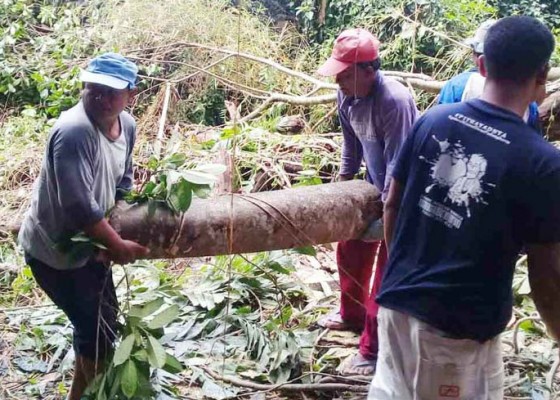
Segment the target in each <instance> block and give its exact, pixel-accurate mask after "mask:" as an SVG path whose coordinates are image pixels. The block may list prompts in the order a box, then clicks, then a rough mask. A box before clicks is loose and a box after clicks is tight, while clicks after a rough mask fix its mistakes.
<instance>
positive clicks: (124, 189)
mask: <svg viewBox="0 0 560 400" xmlns="http://www.w3.org/2000/svg"><path fill="white" fill-rule="evenodd" d="M135 142H136V125H135V124H134V121H132V125H131V127H130V128H129V133H128V135H127V138H126V143H127V153H126V164H125V171H124V175H123V177H122V179H121V181H120V182H119V184H118V185H117V192H116V196H115V197H116V199H115V200H121V199H122V198H123V197H124V196H125V195H126V194H127V193H128V192H130V191H131V190H132V187H133V182H134V174H133V169H132V152H133V149H134V143H135Z"/></svg>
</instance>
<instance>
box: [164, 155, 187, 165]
mask: <svg viewBox="0 0 560 400" xmlns="http://www.w3.org/2000/svg"><path fill="white" fill-rule="evenodd" d="M186 160H187V156H186V155H185V154H183V153H173V154H172V155H171V156H169V157H168V158H166V159H165V162H166V163H168V164H171V165H172V166H174V167H175V168H179V167H180V166H182V165H183V164H184V163H185V161H186Z"/></svg>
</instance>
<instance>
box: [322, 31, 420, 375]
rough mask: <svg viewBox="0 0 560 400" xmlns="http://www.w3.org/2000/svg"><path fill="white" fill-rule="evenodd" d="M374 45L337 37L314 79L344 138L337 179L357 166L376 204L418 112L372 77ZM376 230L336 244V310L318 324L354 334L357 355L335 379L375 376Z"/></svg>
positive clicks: (355, 34) (379, 248)
mask: <svg viewBox="0 0 560 400" xmlns="http://www.w3.org/2000/svg"><path fill="white" fill-rule="evenodd" d="M379 44H380V43H379V40H378V39H377V38H376V37H375V36H373V35H372V34H371V33H369V32H368V31H366V30H363V29H350V30H347V31H344V32H342V34H341V35H340V36H339V37H338V38H337V39H336V42H335V44H334V48H333V51H332V55H331V57H330V58H329V59H328V60H327V61H326V62H325V63H324V64H323V65H322V66H321V67H320V68H319V70H318V73H319V74H321V75H324V76H335V77H336V82H337V83H338V85H339V86H340V90H339V91H338V98H337V103H338V115H339V118H340V124H341V126H342V133H343V137H344V142H343V146H342V164H341V167H340V180H341V181H345V180H350V179H353V178H354V177H355V175H356V174H357V173H358V172H359V170H360V166H361V164H362V161H364V162H365V166H366V180H367V181H368V182H370V183H372V184H374V185H375V186H376V187H377V189H379V191H380V192H381V193H382V201H383V202H384V201H385V198H386V196H387V191H388V189H389V182H390V181H391V173H392V169H393V166H394V163H395V160H396V157H397V155H398V153H399V150H400V148H401V145H402V144H403V143H404V140H405V139H406V136H407V134H408V132H409V131H410V130H411V128H412V125H413V124H414V122H415V120H416V118H417V112H418V111H417V109H416V105H415V103H414V99H413V98H412V95H411V93H410V92H409V91H408V89H407V88H406V87H404V86H403V85H402V84H400V83H399V82H397V81H396V80H394V79H391V78H388V77H385V76H383V74H382V73H381V72H380V71H379V68H380V66H381V61H380V59H379ZM382 230H383V229H382V225H381V222H380V221H375V222H374V224H373V225H372V226H371V227H370V229H368V231H367V232H366V233H365V234H364V236H363V237H362V240H349V241H344V242H340V243H339V244H338V246H337V264H338V270H339V275H340V286H341V301H340V311H335V312H333V313H331V314H329V315H327V316H326V317H324V318H323V319H322V320H321V321H319V323H320V324H321V325H322V326H324V327H327V328H329V329H338V330H361V331H362V336H361V339H360V351H359V353H358V354H357V355H356V356H354V357H352V358H350V359H349V360H348V362H346V363H345V366H343V368H342V371H341V372H342V373H343V374H347V375H371V374H373V372H374V371H375V364H376V361H377V349H378V342H377V309H378V306H377V304H376V303H375V295H376V293H377V289H378V287H379V285H380V282H381V277H382V274H383V269H384V265H385V262H386V260H387V250H386V248H385V243H384V242H383V241H382V240H375V241H372V240H371V239H372V238H382V237H383V235H382ZM375 232H377V233H378V234H376V233H375ZM374 261H376V268H375V277H374V282H373V288H372V290H371V295H370V290H369V288H370V281H371V275H372V269H373V264H374Z"/></svg>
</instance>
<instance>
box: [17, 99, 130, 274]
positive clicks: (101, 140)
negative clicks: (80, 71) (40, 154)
mask: <svg viewBox="0 0 560 400" xmlns="http://www.w3.org/2000/svg"><path fill="white" fill-rule="evenodd" d="M119 121H120V125H121V135H120V136H119V138H118V139H117V140H115V141H112V140H109V139H108V138H106V137H105V136H104V135H103V134H102V133H101V132H100V131H99V130H98V129H97V128H96V127H95V126H94V125H93V124H92V123H91V121H90V120H89V118H88V116H87V114H86V112H85V110H84V106H83V103H82V102H79V103H78V104H77V105H76V106H74V107H72V108H71V109H70V110H68V111H66V112H64V113H62V115H61V116H60V118H59V119H58V121H57V122H56V124H55V125H54V127H53V129H52V131H51V134H50V136H49V139H48V142H47V149H46V152H45V157H44V159H43V164H42V167H41V173H40V175H39V177H38V179H37V181H36V182H35V186H34V189H33V198H32V201H31V206H30V208H29V210H28V212H27V214H26V216H25V219H24V221H23V224H22V227H21V229H20V232H19V242H20V244H21V246H22V247H23V249H24V250H25V251H26V252H27V253H28V254H30V255H31V256H32V257H34V258H37V259H38V260H40V261H42V262H44V263H45V264H47V265H50V266H51V267H53V268H56V269H61V270H65V269H75V268H79V267H82V266H83V265H84V264H85V263H86V262H87V261H88V259H89V258H91V256H92V253H91V252H85V253H82V254H79V256H76V255H75V254H73V255H72V256H70V255H69V254H68V253H65V252H63V251H61V250H60V248H59V245H60V243H62V242H64V241H67V240H68V239H69V238H70V237H72V236H73V235H75V234H76V233H78V232H79V231H81V230H82V229H83V228H84V227H86V226H88V225H91V224H93V223H96V222H98V221H100V220H101V219H102V218H103V217H104V216H105V213H106V212H107V211H109V210H110V209H111V208H112V207H113V205H114V204H115V199H116V197H117V195H118V193H119V192H120V191H123V192H126V191H129V190H130V189H131V188H132V178H133V177H132V148H133V146H134V141H135V139H136V125H135V123H134V119H133V118H132V117H131V116H130V115H129V114H128V113H126V112H123V113H121V114H120V115H119Z"/></svg>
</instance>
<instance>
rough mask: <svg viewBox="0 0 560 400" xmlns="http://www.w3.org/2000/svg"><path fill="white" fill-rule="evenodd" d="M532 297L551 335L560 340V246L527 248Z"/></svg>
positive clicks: (550, 245) (549, 245) (548, 245)
mask: <svg viewBox="0 0 560 400" xmlns="http://www.w3.org/2000/svg"><path fill="white" fill-rule="evenodd" d="M527 255H528V263H529V282H530V284H531V295H532V297H533V300H534V302H535V305H536V306H537V310H538V311H539V313H540V315H541V317H542V319H543V320H544V322H545V324H546V326H547V328H548V331H549V333H550V334H551V335H552V336H553V337H554V338H555V339H556V340H560V301H558V296H559V293H560V245H557V244H545V245H530V246H528V247H527Z"/></svg>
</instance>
